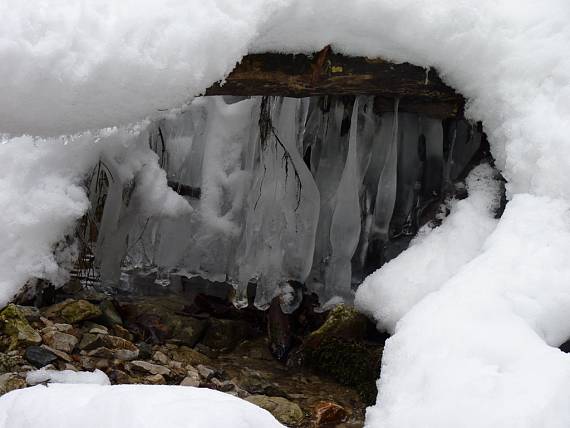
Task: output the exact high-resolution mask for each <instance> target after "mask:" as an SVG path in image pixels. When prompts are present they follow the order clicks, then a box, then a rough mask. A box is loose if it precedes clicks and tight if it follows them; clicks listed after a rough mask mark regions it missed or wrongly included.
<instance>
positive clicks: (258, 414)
mask: <svg viewBox="0 0 570 428" xmlns="http://www.w3.org/2000/svg"><path fill="white" fill-rule="evenodd" d="M282 426H283V425H281V424H280V423H279V422H277V420H275V418H273V416H271V414H270V413H269V412H267V411H265V410H263V409H261V408H260V407H257V406H255V405H254V404H251V403H248V402H247V401H245V400H242V399H240V398H236V397H233V396H231V395H229V394H224V393H222V392H218V391H214V390H211V389H205V388H203V389H198V388H193V387H189V386H166V385H157V386H155V385H117V386H100V385H69V384H67V385H64V384H51V385H48V386H44V385H37V386H34V387H32V388H26V389H20V390H17V391H13V392H11V393H9V394H6V395H4V396H2V397H0V427H1V428H31V427H34V428H36V427H41V428H77V427H85V428H100V427H106V428H156V427H177V428H185V427H188V428H190V427H192V428H217V427H219V428H222V427H235V428H258V427H264V428H266V427H267V428H270V427H282Z"/></svg>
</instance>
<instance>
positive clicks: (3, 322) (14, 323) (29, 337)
mask: <svg viewBox="0 0 570 428" xmlns="http://www.w3.org/2000/svg"><path fill="white" fill-rule="evenodd" d="M0 331H1V332H2V333H4V334H5V335H6V339H7V340H8V342H9V343H7V345H8V350H13V349H16V348H19V347H25V346H29V345H39V344H40V343H41V342H42V338H41V336H40V334H39V333H38V332H37V331H36V330H35V329H34V328H33V327H32V326H31V325H30V323H29V322H28V320H27V319H26V317H25V316H24V314H23V313H22V311H21V310H20V309H18V307H17V306H16V305H14V304H10V305H8V306H6V307H5V308H4V309H3V310H2V312H0Z"/></svg>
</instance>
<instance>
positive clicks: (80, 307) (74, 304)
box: [60, 300, 101, 324]
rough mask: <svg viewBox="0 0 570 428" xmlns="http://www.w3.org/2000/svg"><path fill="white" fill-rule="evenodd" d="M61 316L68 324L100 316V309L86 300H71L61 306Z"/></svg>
mask: <svg viewBox="0 0 570 428" xmlns="http://www.w3.org/2000/svg"><path fill="white" fill-rule="evenodd" d="M60 314H61V317H62V318H63V319H64V320H65V321H67V322H68V323H70V324H75V323H78V322H81V321H86V320H90V319H93V318H97V317H99V316H101V310H100V309H99V308H98V307H97V306H95V305H94V304H92V303H89V302H88V301H87V300H73V301H71V302H69V303H68V304H67V305H65V306H64V307H63V309H62V310H61V312H60Z"/></svg>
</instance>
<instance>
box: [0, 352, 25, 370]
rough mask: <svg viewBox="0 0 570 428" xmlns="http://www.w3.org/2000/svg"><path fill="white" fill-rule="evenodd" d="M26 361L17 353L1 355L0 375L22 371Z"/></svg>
mask: <svg viewBox="0 0 570 428" xmlns="http://www.w3.org/2000/svg"><path fill="white" fill-rule="evenodd" d="M24 364H25V361H24V359H23V358H22V357H21V356H20V355H19V354H18V353H16V352H6V353H0V374H4V373H8V372H15V371H18V370H21V366H23V365H24Z"/></svg>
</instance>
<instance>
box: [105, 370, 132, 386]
mask: <svg viewBox="0 0 570 428" xmlns="http://www.w3.org/2000/svg"><path fill="white" fill-rule="evenodd" d="M107 374H108V376H109V379H110V380H111V383H112V384H114V385H120V384H131V383H135V382H134V379H133V378H132V377H130V376H129V375H128V374H127V373H125V372H124V371H122V370H119V369H113V370H110V371H109V372H108V373H107Z"/></svg>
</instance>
